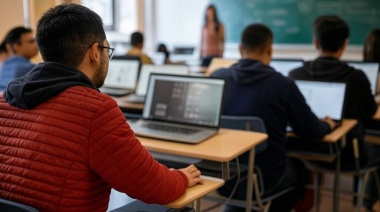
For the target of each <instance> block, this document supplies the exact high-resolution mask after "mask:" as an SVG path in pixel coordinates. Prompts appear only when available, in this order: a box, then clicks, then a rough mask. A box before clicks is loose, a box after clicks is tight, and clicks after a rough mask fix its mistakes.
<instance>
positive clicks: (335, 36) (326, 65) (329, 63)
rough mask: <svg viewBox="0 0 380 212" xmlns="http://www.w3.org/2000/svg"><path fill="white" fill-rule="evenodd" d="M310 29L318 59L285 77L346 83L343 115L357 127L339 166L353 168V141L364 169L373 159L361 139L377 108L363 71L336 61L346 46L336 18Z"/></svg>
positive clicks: (319, 21) (344, 25)
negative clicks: (356, 142) (357, 144)
mask: <svg viewBox="0 0 380 212" xmlns="http://www.w3.org/2000/svg"><path fill="white" fill-rule="evenodd" d="M313 30H314V40H313V42H314V46H315V47H316V49H317V50H318V52H319V57H318V58H317V59H315V60H313V61H308V62H306V63H305V64H304V66H303V67H300V68H297V69H295V70H293V71H291V72H290V73H289V77H291V78H293V79H298V80H314V81H335V82H344V83H346V84H347V90H346V102H345V111H344V115H343V116H344V118H351V119H357V120H358V125H357V126H356V127H355V129H354V130H352V131H351V132H350V133H349V134H348V135H347V144H346V147H345V148H343V149H342V152H341V155H342V159H341V161H342V164H341V167H342V168H343V169H352V168H354V167H353V166H354V164H355V159H354V152H353V148H352V146H353V145H352V140H353V138H357V139H358V141H359V151H360V159H361V160H360V165H361V167H362V166H365V165H366V164H368V163H370V162H371V161H372V160H373V159H374V158H371V157H372V156H369V152H368V150H369V149H368V148H365V144H364V138H363V137H364V133H365V132H364V131H365V124H366V122H367V121H368V120H370V119H371V118H372V117H373V115H374V114H375V113H376V110H377V105H376V102H375V100H374V97H373V95H372V93H371V88H370V83H369V81H368V79H367V77H366V75H365V74H364V72H362V71H361V70H357V69H355V68H353V67H351V66H349V65H347V64H346V63H345V62H342V61H340V58H341V57H342V55H343V53H344V51H345V49H346V47H347V45H348V38H349V27H348V25H347V23H346V22H345V21H344V20H343V19H341V18H340V17H338V16H335V15H327V16H320V17H318V18H317V19H316V20H315V21H314V23H313ZM367 156H368V157H367Z"/></svg>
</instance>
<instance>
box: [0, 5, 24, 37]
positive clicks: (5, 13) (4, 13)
mask: <svg viewBox="0 0 380 212" xmlns="http://www.w3.org/2000/svg"><path fill="white" fill-rule="evenodd" d="M23 13H24V12H23V0H1V1H0V14H1V26H0V40H3V39H4V36H5V34H6V33H7V32H8V31H9V30H10V29H11V28H13V27H14V26H17V25H22V26H23V25H24V14H23Z"/></svg>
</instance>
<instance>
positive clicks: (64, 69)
mask: <svg viewBox="0 0 380 212" xmlns="http://www.w3.org/2000/svg"><path fill="white" fill-rule="evenodd" d="M77 85H81V86H86V87H90V88H93V89H96V90H97V88H96V87H95V85H94V84H93V83H92V81H91V80H90V79H89V78H88V77H87V76H86V75H85V74H83V73H82V72H81V71H79V70H77V69H75V68H72V67H69V66H66V65H63V64H60V63H54V62H48V63H40V64H38V65H36V66H35V67H34V68H33V69H32V70H31V71H30V72H28V73H27V74H26V75H24V76H23V77H21V78H17V79H15V80H13V81H11V82H10V83H9V84H8V86H7V88H6V90H5V91H4V98H5V100H6V101H7V102H8V103H9V104H10V105H12V106H14V107H18V108H21V109H32V108H34V107H36V106H38V105H39V104H41V103H43V102H45V101H46V100H48V99H50V98H51V97H54V96H56V95H58V94H59V93H61V92H62V91H64V90H66V89H67V88H70V87H72V86H77Z"/></svg>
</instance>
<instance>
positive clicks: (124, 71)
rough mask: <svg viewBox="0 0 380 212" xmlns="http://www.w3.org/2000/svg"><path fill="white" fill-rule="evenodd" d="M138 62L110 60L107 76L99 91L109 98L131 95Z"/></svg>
mask: <svg viewBox="0 0 380 212" xmlns="http://www.w3.org/2000/svg"><path fill="white" fill-rule="evenodd" d="M139 70H140V60H139V59H138V58H135V59H127V58H125V59H121V58H120V59H112V60H110V61H109V66H108V74H107V77H106V79H105V81H104V85H103V87H102V88H100V91H101V92H103V93H106V94H109V95H111V96H124V95H128V94H130V93H133V92H134V91H135V89H136V85H137V77H138V76H139Z"/></svg>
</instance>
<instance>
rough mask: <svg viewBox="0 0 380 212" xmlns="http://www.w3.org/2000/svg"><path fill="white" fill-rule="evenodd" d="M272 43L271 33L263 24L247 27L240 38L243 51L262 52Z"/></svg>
mask: <svg viewBox="0 0 380 212" xmlns="http://www.w3.org/2000/svg"><path fill="white" fill-rule="evenodd" d="M272 43H273V34H272V31H271V30H270V29H269V28H268V27H266V26H265V25H263V24H251V25H249V26H247V27H246V28H245V29H244V31H243V34H242V36H241V46H242V48H243V49H244V50H245V51H259V52H263V51H264V50H265V48H266V47H267V46H269V45H271V44H272Z"/></svg>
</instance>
